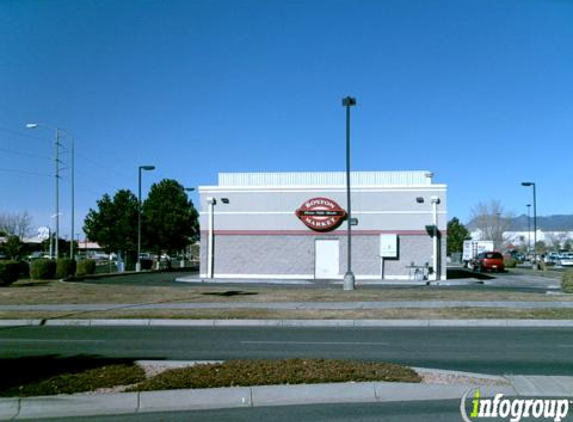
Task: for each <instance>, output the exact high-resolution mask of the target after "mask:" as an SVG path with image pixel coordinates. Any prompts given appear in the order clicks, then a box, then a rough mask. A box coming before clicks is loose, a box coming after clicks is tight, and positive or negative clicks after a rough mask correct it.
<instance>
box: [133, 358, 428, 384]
mask: <svg viewBox="0 0 573 422" xmlns="http://www.w3.org/2000/svg"><path fill="white" fill-rule="evenodd" d="M350 381H355V382H360V381H388V382H412V383H417V382H420V381H421V378H420V377H419V375H418V374H417V373H416V372H415V371H414V370H412V369H411V368H408V367H405V366H402V365H396V364H392V363H380V362H362V361H347V360H332V359H300V358H299V359H283V360H230V361H226V362H223V363H216V364H207V365H196V366H191V367H188V368H181V369H172V370H168V371H165V372H163V373H161V374H158V375H156V376H155V377H152V378H150V379H148V380H145V381H143V382H141V383H139V384H137V385H136V386H134V387H131V388H130V389H129V390H128V391H156V390H172V389H185V388H217V387H237V386H253V385H276V384H318V383H330V382H350Z"/></svg>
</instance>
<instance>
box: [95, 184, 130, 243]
mask: <svg viewBox="0 0 573 422" xmlns="http://www.w3.org/2000/svg"><path fill="white" fill-rule="evenodd" d="M97 206H98V210H97V211H95V210H93V209H90V210H89V212H88V214H87V216H86V218H85V220H84V232H85V234H86V235H87V237H88V239H90V240H92V241H94V242H97V243H98V244H99V245H100V246H102V247H103V248H104V249H105V250H106V252H108V253H109V252H119V251H125V252H128V251H132V252H133V251H135V250H136V249H137V217H138V201H137V197H136V196H135V195H134V194H133V193H132V192H131V191H129V190H126V189H122V190H119V191H118V192H117V193H116V194H115V195H114V197H113V200H112V199H111V197H110V196H109V195H108V194H105V195H104V196H103V197H102V198H101V199H100V200H99V201H97Z"/></svg>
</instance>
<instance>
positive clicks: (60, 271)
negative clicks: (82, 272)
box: [56, 258, 76, 279]
mask: <svg viewBox="0 0 573 422" xmlns="http://www.w3.org/2000/svg"><path fill="white" fill-rule="evenodd" d="M75 274H76V261H75V260H74V259H69V258H60V259H58V260H57V261H56V278H57V279H60V278H68V277H73V276H74V275H75Z"/></svg>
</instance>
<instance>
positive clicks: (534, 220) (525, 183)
mask: <svg viewBox="0 0 573 422" xmlns="http://www.w3.org/2000/svg"><path fill="white" fill-rule="evenodd" d="M521 186H526V187H529V186H532V187H533V253H534V254H535V256H536V257H537V193H536V190H535V182H521ZM536 259H537V258H536Z"/></svg>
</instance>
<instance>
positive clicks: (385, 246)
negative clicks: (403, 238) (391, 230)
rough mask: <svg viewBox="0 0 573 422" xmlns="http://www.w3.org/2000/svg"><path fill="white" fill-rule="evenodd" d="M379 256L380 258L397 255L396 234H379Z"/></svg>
mask: <svg viewBox="0 0 573 422" xmlns="http://www.w3.org/2000/svg"><path fill="white" fill-rule="evenodd" d="M380 256H381V257H382V258H397V257H398V236H397V235H395V234H381V235H380Z"/></svg>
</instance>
